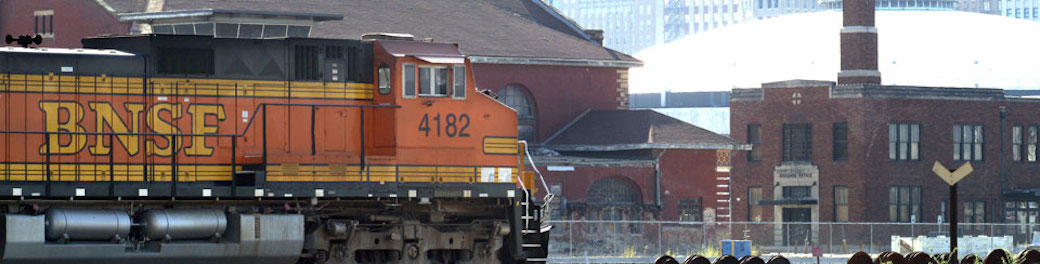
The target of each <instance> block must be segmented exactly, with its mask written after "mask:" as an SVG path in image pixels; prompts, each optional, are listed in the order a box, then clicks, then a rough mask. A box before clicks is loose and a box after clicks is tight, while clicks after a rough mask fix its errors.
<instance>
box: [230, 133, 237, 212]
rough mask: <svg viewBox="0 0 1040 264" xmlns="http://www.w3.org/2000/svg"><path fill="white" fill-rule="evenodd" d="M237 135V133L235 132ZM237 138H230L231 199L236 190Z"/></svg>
mask: <svg viewBox="0 0 1040 264" xmlns="http://www.w3.org/2000/svg"><path fill="white" fill-rule="evenodd" d="M235 133H238V131H235ZM237 145H238V137H237V136H231V197H235V189H238V153H237V149H238V146H237Z"/></svg>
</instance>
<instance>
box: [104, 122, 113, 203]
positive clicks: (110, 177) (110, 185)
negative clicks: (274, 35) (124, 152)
mask: <svg viewBox="0 0 1040 264" xmlns="http://www.w3.org/2000/svg"><path fill="white" fill-rule="evenodd" d="M112 132H113V133H112V134H108V142H111V143H110V144H112V148H110V149H109V151H108V196H115V195H116V165H115V159H116V154H115V153H116V151H115V145H116V141H115V136H114V135H115V131H112ZM102 144H104V143H102Z"/></svg>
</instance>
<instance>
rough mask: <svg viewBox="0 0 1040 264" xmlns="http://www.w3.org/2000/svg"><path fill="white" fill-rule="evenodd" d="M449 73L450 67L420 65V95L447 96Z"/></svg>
mask: <svg viewBox="0 0 1040 264" xmlns="http://www.w3.org/2000/svg"><path fill="white" fill-rule="evenodd" d="M448 73H449V70H448V67H434V66H423V67H419V95H420V96H447V95H448V76H449V74H448Z"/></svg>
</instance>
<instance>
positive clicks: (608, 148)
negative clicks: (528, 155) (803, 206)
mask: <svg viewBox="0 0 1040 264" xmlns="http://www.w3.org/2000/svg"><path fill="white" fill-rule="evenodd" d="M543 147H545V148H548V149H552V150H555V151H621V150H637V149H705V150H720V149H723V150H751V145H750V144H739V143H737V144H720V143H694V144H667V143H639V144H611V145H545V146H543Z"/></svg>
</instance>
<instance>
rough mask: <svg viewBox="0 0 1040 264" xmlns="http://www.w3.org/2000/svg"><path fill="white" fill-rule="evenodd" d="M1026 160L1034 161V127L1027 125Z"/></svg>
mask: <svg viewBox="0 0 1040 264" xmlns="http://www.w3.org/2000/svg"><path fill="white" fill-rule="evenodd" d="M1026 143H1027V144H1028V145H1027V147H1026V161H1029V162H1036V143H1037V142H1036V127H1035V126H1031V127H1029V139H1028V140H1027V141H1026Z"/></svg>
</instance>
